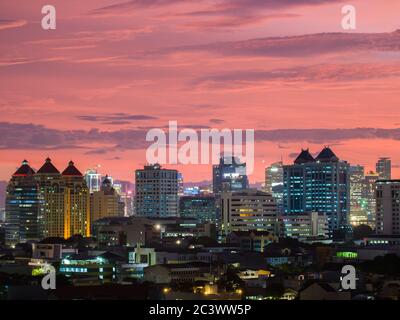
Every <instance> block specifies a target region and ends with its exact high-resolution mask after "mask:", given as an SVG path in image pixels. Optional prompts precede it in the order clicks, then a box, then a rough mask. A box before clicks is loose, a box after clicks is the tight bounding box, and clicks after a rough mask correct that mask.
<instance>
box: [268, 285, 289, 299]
mask: <svg viewBox="0 0 400 320" xmlns="http://www.w3.org/2000/svg"><path fill="white" fill-rule="evenodd" d="M284 293H285V288H284V286H283V285H282V284H281V283H279V282H272V283H269V284H268V285H267V288H266V289H265V294H266V295H267V297H273V298H275V299H279V298H281V297H282V296H283V294H284Z"/></svg>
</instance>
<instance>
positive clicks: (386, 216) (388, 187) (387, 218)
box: [376, 180, 400, 235]
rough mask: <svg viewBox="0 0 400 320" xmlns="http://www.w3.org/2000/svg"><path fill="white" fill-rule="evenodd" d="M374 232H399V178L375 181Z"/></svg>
mask: <svg viewBox="0 0 400 320" xmlns="http://www.w3.org/2000/svg"><path fill="white" fill-rule="evenodd" d="M376 233H377V234H379V235H399V234H400V180H378V181H376Z"/></svg>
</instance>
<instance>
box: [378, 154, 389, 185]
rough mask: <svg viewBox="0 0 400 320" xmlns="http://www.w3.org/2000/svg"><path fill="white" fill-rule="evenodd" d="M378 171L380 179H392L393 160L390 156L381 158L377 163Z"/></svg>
mask: <svg viewBox="0 0 400 320" xmlns="http://www.w3.org/2000/svg"><path fill="white" fill-rule="evenodd" d="M376 173H377V174H378V175H379V179H385V180H390V179H391V177H392V162H391V160H390V158H379V160H378V162H377V163H376Z"/></svg>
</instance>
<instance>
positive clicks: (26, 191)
mask: <svg viewBox="0 0 400 320" xmlns="http://www.w3.org/2000/svg"><path fill="white" fill-rule="evenodd" d="M34 174H35V171H34V170H33V169H32V168H31V167H30V166H29V164H28V161H26V160H24V161H23V162H22V165H21V167H19V169H18V170H17V171H16V172H15V173H14V174H13V175H12V177H11V180H10V182H9V184H8V186H7V195H6V236H5V238H6V239H5V240H6V244H7V245H9V246H14V245H16V244H17V243H24V242H28V241H38V240H40V226H39V221H40V206H41V196H40V192H39V187H38V184H37V182H36V180H35V176H34Z"/></svg>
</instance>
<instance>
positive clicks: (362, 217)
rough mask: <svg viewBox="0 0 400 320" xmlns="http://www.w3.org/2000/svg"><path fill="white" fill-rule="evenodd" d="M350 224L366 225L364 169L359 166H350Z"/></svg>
mask: <svg viewBox="0 0 400 320" xmlns="http://www.w3.org/2000/svg"><path fill="white" fill-rule="evenodd" d="M349 177H350V220H349V221H350V224H351V225H352V226H358V225H361V224H368V214H367V212H368V210H367V202H366V200H365V198H363V188H364V181H365V176H364V167H363V166H360V165H354V166H350V168H349Z"/></svg>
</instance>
